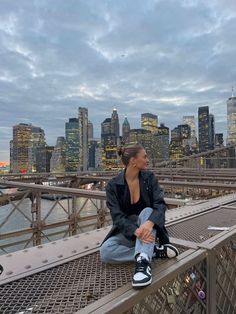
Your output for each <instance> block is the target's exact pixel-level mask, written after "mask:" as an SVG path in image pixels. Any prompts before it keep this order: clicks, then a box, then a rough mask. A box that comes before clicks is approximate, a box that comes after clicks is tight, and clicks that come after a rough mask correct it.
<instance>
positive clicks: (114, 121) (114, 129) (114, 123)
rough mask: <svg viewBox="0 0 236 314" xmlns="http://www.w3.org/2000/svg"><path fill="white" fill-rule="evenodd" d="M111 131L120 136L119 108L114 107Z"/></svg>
mask: <svg viewBox="0 0 236 314" xmlns="http://www.w3.org/2000/svg"><path fill="white" fill-rule="evenodd" d="M111 133H112V134H114V135H115V136H116V138H118V137H119V136H120V124H119V116H118V113H117V110H116V109H115V108H114V109H113V112H112V115H111Z"/></svg>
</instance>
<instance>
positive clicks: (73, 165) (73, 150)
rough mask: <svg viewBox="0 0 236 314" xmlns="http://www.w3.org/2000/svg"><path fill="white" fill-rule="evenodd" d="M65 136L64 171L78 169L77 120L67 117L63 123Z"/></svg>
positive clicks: (78, 139) (78, 138)
mask: <svg viewBox="0 0 236 314" xmlns="http://www.w3.org/2000/svg"><path fill="white" fill-rule="evenodd" d="M65 135H66V136H65V138H66V171H68V172H73V171H78V169H79V161H80V160H79V157H80V156H79V153H80V142H79V141H80V137H79V120H78V119H77V118H71V119H69V122H66V124H65Z"/></svg>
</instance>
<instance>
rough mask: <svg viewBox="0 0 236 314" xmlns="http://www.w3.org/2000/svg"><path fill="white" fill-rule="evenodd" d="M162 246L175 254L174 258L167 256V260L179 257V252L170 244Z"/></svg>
mask: <svg viewBox="0 0 236 314" xmlns="http://www.w3.org/2000/svg"><path fill="white" fill-rule="evenodd" d="M164 246H165V247H167V248H168V247H169V248H170V249H171V250H172V251H174V252H175V256H171V257H169V256H168V258H174V257H176V256H178V255H179V250H178V249H177V248H176V247H175V246H173V245H171V244H166V245H165V244H164Z"/></svg>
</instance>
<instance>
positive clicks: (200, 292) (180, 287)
mask: <svg viewBox="0 0 236 314" xmlns="http://www.w3.org/2000/svg"><path fill="white" fill-rule="evenodd" d="M206 298H207V295H206V260H205V259H204V260H203V261H201V262H200V263H198V264H196V265H194V266H193V267H191V268H190V269H188V270H187V271H185V272H184V273H182V274H180V275H179V276H177V277H176V278H175V279H174V280H172V281H170V282H168V283H167V284H166V285H164V286H163V287H161V288H160V289H158V290H157V291H155V293H152V294H151V295H149V296H147V297H146V298H144V299H143V300H142V301H141V302H139V303H138V304H136V305H135V306H134V307H133V308H132V309H130V310H129V311H127V312H126V313H125V314H150V313H165V314H173V313H176V314H179V313H185V314H188V313H196V314H197V313H200V314H201V313H206Z"/></svg>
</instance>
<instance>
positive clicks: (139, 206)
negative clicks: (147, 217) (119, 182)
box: [128, 191, 146, 216]
mask: <svg viewBox="0 0 236 314" xmlns="http://www.w3.org/2000/svg"><path fill="white" fill-rule="evenodd" d="M128 195H129V204H128V207H129V208H130V211H129V215H137V216H138V215H139V214H140V213H141V211H142V210H143V209H144V208H145V207H146V204H145V201H144V199H143V197H142V195H141V193H140V197H139V200H138V201H137V202H136V203H134V204H131V202H130V191H129V192H128Z"/></svg>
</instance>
